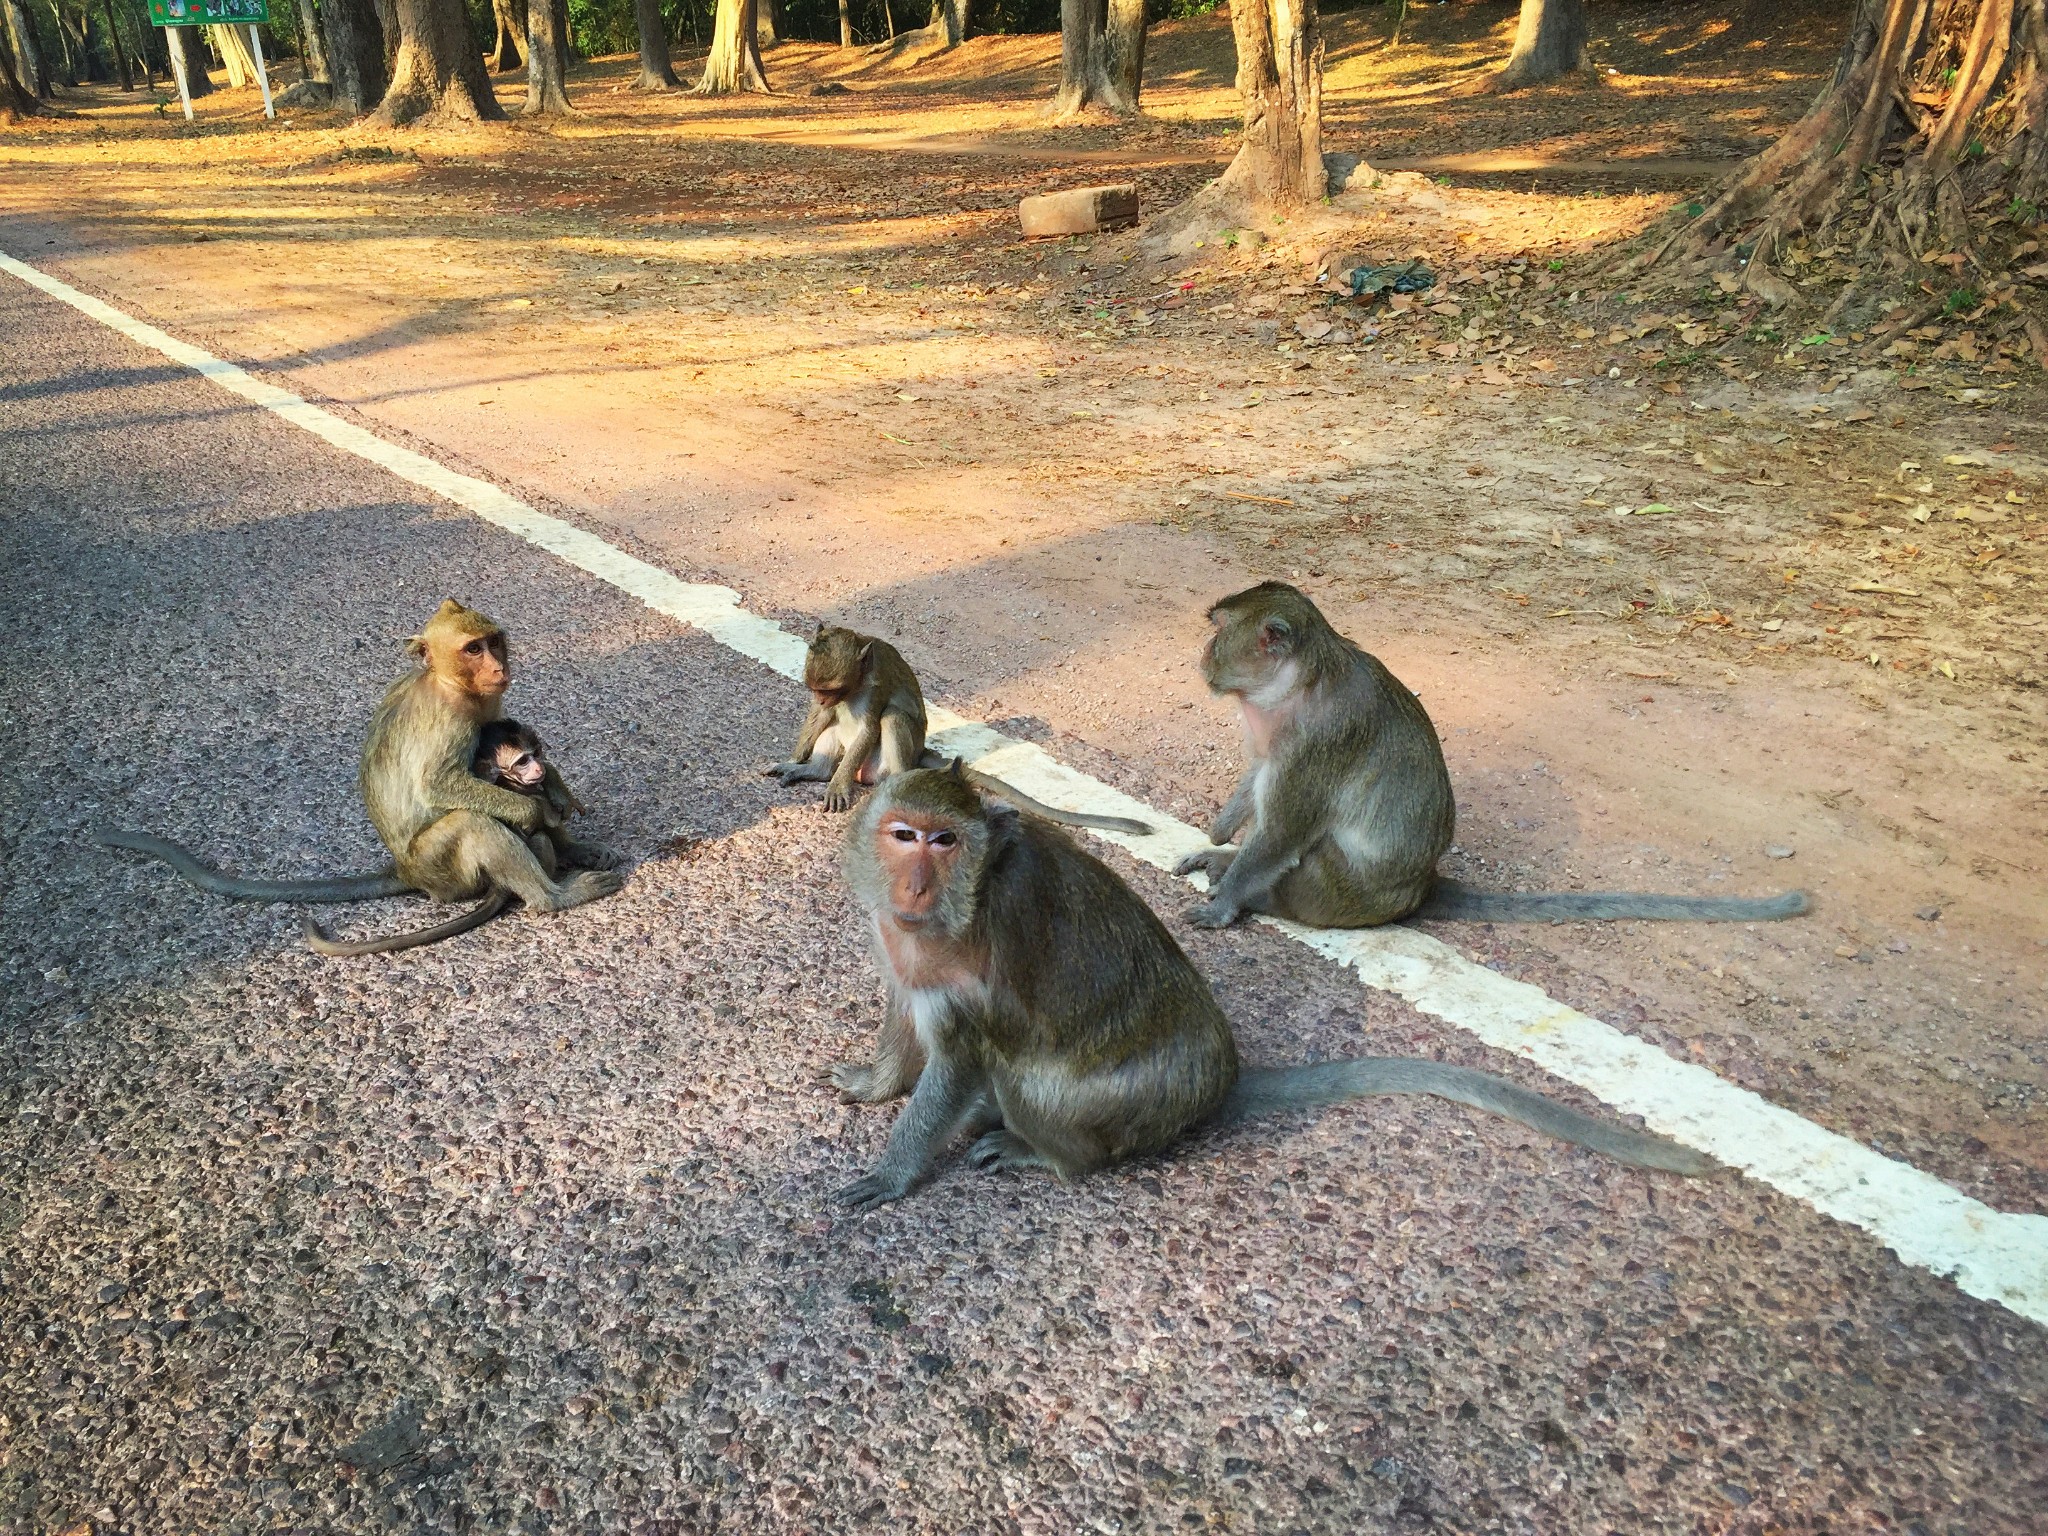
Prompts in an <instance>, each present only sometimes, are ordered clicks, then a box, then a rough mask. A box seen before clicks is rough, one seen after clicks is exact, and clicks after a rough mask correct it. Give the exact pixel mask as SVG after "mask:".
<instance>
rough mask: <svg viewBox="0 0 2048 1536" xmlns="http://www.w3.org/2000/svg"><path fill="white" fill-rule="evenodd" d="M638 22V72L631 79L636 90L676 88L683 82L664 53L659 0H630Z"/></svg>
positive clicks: (665, 44)
mask: <svg viewBox="0 0 2048 1536" xmlns="http://www.w3.org/2000/svg"><path fill="white" fill-rule="evenodd" d="M633 11H634V14H635V16H636V17H637V18H638V20H639V23H640V73H639V75H638V76H637V77H636V78H635V79H634V81H633V89H634V90H636V91H679V90H681V89H682V88H683V82H682V81H680V80H678V79H677V78H676V67H675V65H674V64H673V63H672V62H670V60H669V56H668V28H667V27H666V26H665V25H664V24H663V22H662V19H661V0H633Z"/></svg>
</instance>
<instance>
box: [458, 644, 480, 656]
mask: <svg viewBox="0 0 2048 1536" xmlns="http://www.w3.org/2000/svg"><path fill="white" fill-rule="evenodd" d="M483 653H484V643H483V641H481V640H472V641H470V642H469V644H467V645H465V646H464V647H463V648H462V654H463V655H465V656H481V655H483Z"/></svg>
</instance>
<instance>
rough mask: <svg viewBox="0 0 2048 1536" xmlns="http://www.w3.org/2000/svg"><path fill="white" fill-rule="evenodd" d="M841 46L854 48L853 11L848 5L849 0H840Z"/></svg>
mask: <svg viewBox="0 0 2048 1536" xmlns="http://www.w3.org/2000/svg"><path fill="white" fill-rule="evenodd" d="M839 46H840V47H842V48H851V47H852V46H853V9H852V7H850V6H849V5H848V4H847V0H839Z"/></svg>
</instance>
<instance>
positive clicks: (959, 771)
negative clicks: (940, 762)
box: [946, 757, 967, 784]
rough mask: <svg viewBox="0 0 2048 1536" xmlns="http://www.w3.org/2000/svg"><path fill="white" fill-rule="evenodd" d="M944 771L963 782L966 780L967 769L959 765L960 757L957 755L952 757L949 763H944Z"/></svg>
mask: <svg viewBox="0 0 2048 1536" xmlns="http://www.w3.org/2000/svg"><path fill="white" fill-rule="evenodd" d="M946 772H948V773H950V774H951V775H952V776H953V777H954V778H956V779H958V780H960V781H961V782H962V783H963V784H964V783H966V782H967V770H966V769H965V768H964V767H962V766H961V762H960V759H959V758H957V757H956V758H954V759H953V761H951V762H950V763H948V764H946Z"/></svg>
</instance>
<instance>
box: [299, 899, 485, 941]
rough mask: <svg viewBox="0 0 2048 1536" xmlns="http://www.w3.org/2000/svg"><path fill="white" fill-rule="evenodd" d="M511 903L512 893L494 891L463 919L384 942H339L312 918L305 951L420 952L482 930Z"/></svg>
mask: <svg viewBox="0 0 2048 1536" xmlns="http://www.w3.org/2000/svg"><path fill="white" fill-rule="evenodd" d="M511 900H512V893H511V892H510V891H493V892H491V894H490V895H488V896H486V897H485V898H484V899H483V900H482V901H480V902H478V903H477V904H476V905H475V906H473V907H471V908H470V909H469V910H468V911H467V912H464V913H463V914H462V915H461V916H460V917H451V918H449V919H448V921H447V922H445V923H435V924H433V925H432V926H431V927H427V928H413V929H409V930H408V931H406V932H404V933H394V934H390V935H388V936H387V937H385V938H381V939H337V938H335V937H334V936H333V935H332V934H330V933H328V932H327V931H326V930H324V929H323V928H321V926H320V925H319V924H318V923H316V922H314V921H313V919H312V916H311V915H310V914H309V915H308V916H307V917H306V919H305V929H306V948H308V949H310V950H312V951H313V952H314V953H315V954H321V955H350V956H353V955H390V954H396V953H397V952H398V951H399V950H401V949H418V948H419V947H420V946H421V945H423V944H438V943H440V942H441V941H442V940H443V939H452V938H454V937H455V936H456V935H457V934H458V933H467V932H469V931H470V929H472V928H481V927H483V925H484V924H485V923H488V922H489V921H490V920H491V919H492V918H494V917H496V916H497V915H498V914H499V913H500V912H502V911H504V910H505V908H506V906H507V904H509V903H510V902H511Z"/></svg>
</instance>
